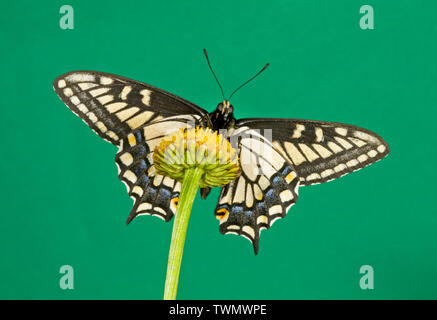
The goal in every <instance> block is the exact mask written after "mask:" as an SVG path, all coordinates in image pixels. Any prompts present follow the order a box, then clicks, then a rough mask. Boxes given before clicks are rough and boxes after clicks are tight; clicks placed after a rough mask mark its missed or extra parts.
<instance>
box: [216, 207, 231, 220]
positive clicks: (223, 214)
mask: <svg viewBox="0 0 437 320" xmlns="http://www.w3.org/2000/svg"><path fill="white" fill-rule="evenodd" d="M228 215H229V211H228V209H226V208H221V209H219V210H217V211H216V212H215V216H216V218H217V219H219V220H223V219H226V218H227V217H228Z"/></svg>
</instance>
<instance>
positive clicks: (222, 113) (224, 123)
mask: <svg viewBox="0 0 437 320" xmlns="http://www.w3.org/2000/svg"><path fill="white" fill-rule="evenodd" d="M211 120H212V122H213V125H214V128H213V129H215V130H218V129H226V128H229V127H230V126H231V125H232V123H233V121H234V120H235V119H234V106H233V105H232V104H231V103H230V102H229V100H224V101H223V102H220V103H219V104H218V105H217V108H216V109H215V110H214V112H212V113H211Z"/></svg>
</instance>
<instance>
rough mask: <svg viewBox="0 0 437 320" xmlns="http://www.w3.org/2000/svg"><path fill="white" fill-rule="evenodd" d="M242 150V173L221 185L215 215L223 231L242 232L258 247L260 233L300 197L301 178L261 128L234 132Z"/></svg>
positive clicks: (256, 250) (233, 139)
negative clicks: (226, 183)
mask: <svg viewBox="0 0 437 320" xmlns="http://www.w3.org/2000/svg"><path fill="white" fill-rule="evenodd" d="M230 140H231V143H232V144H233V145H234V146H235V147H236V148H237V149H238V150H239V158H240V166H241V169H242V170H241V171H242V174H241V176H240V177H239V178H238V179H236V180H234V181H232V182H231V183H230V184H228V185H226V186H225V187H223V188H222V191H221V193H220V198H219V200H218V204H217V207H216V210H215V215H216V217H217V218H218V219H219V221H220V227H219V229H220V232H221V233H223V234H237V235H241V236H243V237H245V238H247V239H248V240H250V241H251V242H252V244H253V247H254V250H255V253H257V252H258V249H259V238H260V233H261V231H262V230H263V229H269V228H270V227H271V226H272V224H273V223H274V222H275V221H276V220H277V219H279V218H283V217H285V215H286V214H287V211H288V210H289V208H290V207H291V206H292V205H293V204H295V203H296V201H297V198H298V187H299V179H298V178H297V174H296V171H295V170H294V168H293V166H292V165H291V163H290V162H289V161H288V160H287V159H285V158H284V157H283V156H282V155H281V154H280V153H279V152H278V151H276V150H275V149H274V147H273V146H272V144H271V142H269V141H268V140H267V139H265V137H263V136H262V135H260V132H259V131H256V130H251V129H250V128H248V127H241V128H239V129H238V130H235V131H233V132H232V133H231V137H230Z"/></svg>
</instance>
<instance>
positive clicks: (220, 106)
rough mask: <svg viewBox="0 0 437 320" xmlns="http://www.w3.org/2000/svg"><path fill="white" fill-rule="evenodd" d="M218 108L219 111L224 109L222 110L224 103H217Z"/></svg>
mask: <svg viewBox="0 0 437 320" xmlns="http://www.w3.org/2000/svg"><path fill="white" fill-rule="evenodd" d="M217 110H218V111H222V110H223V103H219V104H218V105H217Z"/></svg>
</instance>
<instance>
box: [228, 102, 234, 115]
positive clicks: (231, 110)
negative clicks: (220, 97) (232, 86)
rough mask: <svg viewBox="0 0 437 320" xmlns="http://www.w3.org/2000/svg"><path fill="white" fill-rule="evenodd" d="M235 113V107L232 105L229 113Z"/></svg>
mask: <svg viewBox="0 0 437 320" xmlns="http://www.w3.org/2000/svg"><path fill="white" fill-rule="evenodd" d="M233 112H234V106H233V105H232V104H231V105H230V106H229V113H233Z"/></svg>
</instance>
